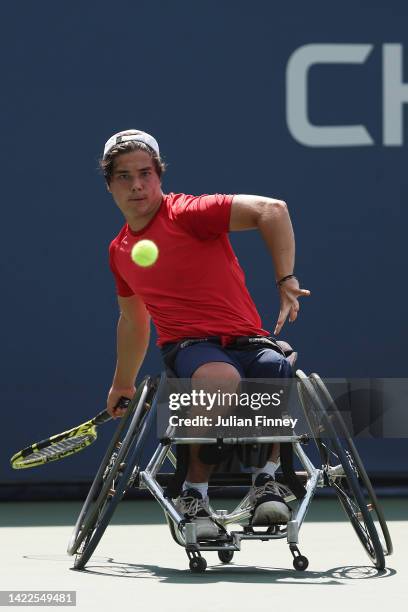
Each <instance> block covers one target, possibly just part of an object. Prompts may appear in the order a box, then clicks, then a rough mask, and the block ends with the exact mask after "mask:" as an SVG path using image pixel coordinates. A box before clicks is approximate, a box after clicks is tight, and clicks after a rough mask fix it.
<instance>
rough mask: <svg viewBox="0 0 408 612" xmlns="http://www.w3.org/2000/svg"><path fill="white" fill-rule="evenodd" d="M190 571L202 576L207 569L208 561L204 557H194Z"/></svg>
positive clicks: (191, 560)
mask: <svg viewBox="0 0 408 612" xmlns="http://www.w3.org/2000/svg"><path fill="white" fill-rule="evenodd" d="M190 569H191V571H192V572H194V573H195V574H201V573H202V572H205V570H206V569H207V561H206V560H205V559H204V557H193V558H192V559H190Z"/></svg>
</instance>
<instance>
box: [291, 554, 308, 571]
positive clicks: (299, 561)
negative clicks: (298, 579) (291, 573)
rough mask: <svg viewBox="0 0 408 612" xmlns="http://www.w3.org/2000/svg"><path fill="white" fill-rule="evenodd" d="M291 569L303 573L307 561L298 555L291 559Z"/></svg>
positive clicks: (306, 566)
mask: <svg viewBox="0 0 408 612" xmlns="http://www.w3.org/2000/svg"><path fill="white" fill-rule="evenodd" d="M293 567H294V568H295V570H297V571H298V572H304V571H305V570H307V568H308V567H309V559H308V558H307V557H305V556H304V555H298V556H297V557H295V558H294V559H293Z"/></svg>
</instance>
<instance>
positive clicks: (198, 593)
mask: <svg viewBox="0 0 408 612" xmlns="http://www.w3.org/2000/svg"><path fill="white" fill-rule="evenodd" d="M381 502H382V506H383V508H384V511H385V514H386V517H387V521H388V523H389V528H390V532H391V536H392V538H393V542H394V548H395V552H394V554H393V555H392V556H391V557H388V559H387V565H388V568H387V569H386V570H385V571H384V572H382V573H378V572H377V570H375V568H374V567H373V566H372V565H371V564H370V561H369V559H368V557H367V556H366V553H365V552H364V550H363V548H362V546H361V544H360V543H359V541H358V540H357V538H356V536H355V534H354V532H353V530H352V527H351V525H350V523H349V522H348V521H347V520H346V519H345V518H344V516H343V513H342V510H341V508H340V506H339V504H338V502H337V500H334V499H316V500H314V501H313V503H312V506H311V509H310V511H309V514H308V516H307V520H306V522H305V523H304V525H303V527H302V529H301V532H300V543H299V548H300V550H301V552H302V554H304V555H306V556H307V557H308V558H309V562H310V563H309V568H308V569H307V570H306V571H305V572H296V571H295V570H293V569H292V560H291V559H292V558H291V555H290V553H289V549H288V546H287V544H286V541H285V540H278V541H272V542H242V550H241V552H237V553H235V556H234V559H233V562H232V563H231V564H230V565H223V564H221V563H220V561H219V560H218V557H217V553H215V552H212V553H206V554H205V557H206V560H207V563H208V569H207V571H206V572H205V573H203V574H198V575H197V574H192V573H191V572H190V570H189V569H188V562H187V561H188V560H187V555H186V553H185V551H184V549H183V548H182V547H180V546H177V545H176V544H175V543H174V541H173V540H172V539H171V536H170V532H169V530H168V527H167V525H166V524H165V522H164V517H163V515H162V513H161V510H160V508H159V506H158V504H157V503H156V502H154V501H147V500H138V501H129V502H122V503H121V504H120V505H119V507H118V509H117V512H116V514H115V517H114V519H113V522H112V524H111V525H110V526H109V527H108V529H107V531H106V533H105V535H104V537H103V539H102V541H101V543H100V545H99V546H98V548H97V550H96V551H95V554H94V557H93V558H92V559H91V560H90V562H89V564H88V566H87V570H86V571H83V572H78V571H75V570H72V569H71V568H72V566H73V558H72V557H68V556H67V555H66V554H65V550H66V546H67V542H68V540H69V536H70V534H71V530H72V526H73V524H74V522H75V519H76V517H77V514H78V513H79V510H80V507H81V504H80V503H79V502H78V503H76V502H48V503H45V502H32V503H3V504H1V505H0V519H1V521H0V525H1V527H0V537H1V551H2V554H1V587H0V588H1V590H11V589H16V590H25V591H28V590H37V591H38V590H75V591H76V593H77V606H76V608H77V609H79V610H81V611H82V610H88V611H93V610H95V611H96V610H101V611H105V610H110V611H112V610H115V611H116V610H141V609H145V610H148V611H149V612H152V611H156V610H160V611H163V612H164V611H166V612H167V611H169V612H170V611H173V610H174V611H177V612H180V611H183V610H191V611H192V612H198V611H204V610H205V611H209V610H211V611H212V610H214V611H215V610H222V611H224V610H225V611H228V612H230V611H234V612H241V611H245V612H247V611H250V612H252V611H255V610H271V609H274V610H293V609H297V610H301V611H302V612H303V611H304V610H313V611H319V610H328V611H330V612H333V611H337V610H342V612H345V611H347V610H362V609H363V608H362V606H364V609H369V610H381V609H383V608H385V609H387V608H388V607H389V606H390V605H392V606H394V607H395V606H397V605H398V604H400V605H402V604H403V603H404V604H405V605H406V603H407V595H406V592H407V590H406V580H407V578H406V576H407V561H406V554H405V547H406V543H407V533H408V500H407V499H403V498H402V499H389V498H388V499H383V500H381ZM234 503H236V501H235V502H231V501H226V500H222V499H220V500H218V499H217V500H214V506H215V507H217V508H230V507H232V506H233V505H234ZM36 609H45V608H44V606H36ZM70 609H73V608H70Z"/></svg>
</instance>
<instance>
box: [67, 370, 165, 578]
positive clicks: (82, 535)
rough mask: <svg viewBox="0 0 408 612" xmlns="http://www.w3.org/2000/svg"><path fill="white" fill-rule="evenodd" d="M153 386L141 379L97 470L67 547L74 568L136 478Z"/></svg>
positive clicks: (80, 563) (88, 552)
mask: <svg viewBox="0 0 408 612" xmlns="http://www.w3.org/2000/svg"><path fill="white" fill-rule="evenodd" d="M155 389H156V385H155V384H154V383H153V381H152V379H150V378H149V377H147V378H145V379H144V380H143V382H142V383H141V385H140V386H139V388H138V391H137V393H136V394H135V397H134V398H133V399H132V401H131V403H130V405H129V408H128V411H127V412H126V414H125V416H124V417H123V419H122V421H124V422H123V423H122V422H121V423H120V424H119V427H118V429H117V431H116V433H115V435H114V437H113V439H112V441H111V443H110V445H109V448H108V451H107V453H106V454H105V457H104V459H103V461H102V463H101V466H100V468H99V470H98V472H97V475H96V477H95V479H94V482H93V484H92V487H91V490H90V491H89V494H88V497H87V499H86V501H85V504H84V506H83V508H82V511H81V513H80V515H79V517H78V520H77V523H76V525H75V528H74V531H73V534H72V537H71V541H70V544H69V546H68V553H69V554H71V555H72V554H76V558H75V562H74V567H75V568H76V569H83V568H84V566H85V565H86V563H87V562H88V561H89V559H90V558H91V556H92V554H93V552H94V551H95V548H96V546H97V545H98V543H99V541H100V539H101V538H102V535H103V534H104V532H105V529H106V527H107V526H108V523H109V521H110V519H111V518H112V515H113V513H114V511H115V509H116V507H117V505H118V503H119V501H120V500H121V499H122V497H123V495H124V493H125V491H126V489H127V488H128V487H129V486H131V485H132V484H133V483H134V482H135V480H136V479H137V477H138V474H139V466H138V460H139V459H140V456H141V453H142V450H143V445H144V442H145V439H146V433H147V432H148V429H149V427H150V424H151V421H152V418H153V411H152V410H151V409H150V404H149V401H148V400H150V398H151V395H152V393H154V391H155ZM127 425H129V427H128V430H127V433H126V434H125V435H123V434H124V430H125V428H126V426H127ZM95 498H96V499H95Z"/></svg>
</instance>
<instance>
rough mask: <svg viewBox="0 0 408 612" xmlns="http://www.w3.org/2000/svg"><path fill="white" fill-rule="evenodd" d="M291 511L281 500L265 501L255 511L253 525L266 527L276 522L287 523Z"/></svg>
mask: <svg viewBox="0 0 408 612" xmlns="http://www.w3.org/2000/svg"><path fill="white" fill-rule="evenodd" d="M290 517H291V511H290V510H289V508H288V507H287V506H285V504H283V503H281V502H276V501H271V502H264V503H263V504H261V505H260V506H258V508H257V509H256V510H255V512H254V516H253V518H252V521H251V525H253V526H254V527H266V526H268V525H275V524H276V523H287V522H288V521H289V520H290Z"/></svg>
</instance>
